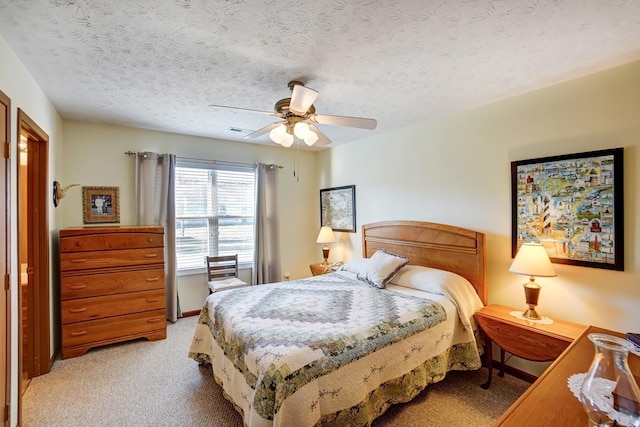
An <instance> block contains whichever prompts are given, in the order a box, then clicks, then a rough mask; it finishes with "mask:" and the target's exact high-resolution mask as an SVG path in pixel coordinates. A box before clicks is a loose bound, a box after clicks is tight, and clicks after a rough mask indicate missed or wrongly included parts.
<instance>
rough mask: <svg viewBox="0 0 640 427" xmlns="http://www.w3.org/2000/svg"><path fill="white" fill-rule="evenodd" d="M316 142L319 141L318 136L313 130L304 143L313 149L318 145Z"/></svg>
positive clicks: (308, 133)
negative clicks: (313, 146)
mask: <svg viewBox="0 0 640 427" xmlns="http://www.w3.org/2000/svg"><path fill="white" fill-rule="evenodd" d="M316 141H318V134H317V133H315V132H314V131H312V130H310V131H309V132H307V136H306V137H305V138H304V143H305V144H307V145H308V146H309V147H311V146H312V145H313V144H315V143H316Z"/></svg>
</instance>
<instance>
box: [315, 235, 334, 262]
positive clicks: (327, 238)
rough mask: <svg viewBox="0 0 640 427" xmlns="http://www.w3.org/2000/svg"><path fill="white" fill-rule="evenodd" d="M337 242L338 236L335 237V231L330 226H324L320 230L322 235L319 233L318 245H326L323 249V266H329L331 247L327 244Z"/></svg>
mask: <svg viewBox="0 0 640 427" xmlns="http://www.w3.org/2000/svg"><path fill="white" fill-rule="evenodd" d="M335 241H336V236H334V235H333V230H332V229H331V227H329V226H328V225H323V226H322V227H321V228H320V233H318V238H317V239H316V243H324V246H323V247H322V256H324V261H323V262H322V265H329V245H327V243H333V242H335Z"/></svg>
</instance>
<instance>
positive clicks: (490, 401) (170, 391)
mask: <svg viewBox="0 0 640 427" xmlns="http://www.w3.org/2000/svg"><path fill="white" fill-rule="evenodd" d="M196 321H197V317H188V318H184V319H180V320H179V321H178V322H177V323H175V324H170V325H169V327H168V331H167V334H168V337H167V339H166V340H162V341H155V342H148V341H133V342H129V343H123V344H117V345H113V346H108V347H103V348H98V349H94V350H91V351H89V352H88V353H87V354H86V355H84V356H82V357H77V358H73V359H67V360H57V361H56V362H55V363H54V365H53V369H52V371H51V372H50V373H49V374H46V375H42V376H40V377H37V378H34V379H33V380H32V382H31V384H30V385H29V388H28V389H27V391H26V392H25V394H24V396H23V400H22V404H23V406H22V425H23V426H26V427H31V426H34V427H35V426H47V427H54V426H89V425H90V426H214V427H215V426H220V427H222V426H224V427H227V426H228V427H241V426H242V418H241V417H240V415H239V414H238V413H237V412H236V411H235V410H234V409H233V406H232V405H231V404H230V403H229V402H228V401H227V400H226V399H224V397H223V396H222V392H221V388H220V387H219V386H218V385H217V384H216V383H215V381H214V380H213V377H212V375H211V373H210V372H209V371H208V370H207V369H204V368H200V367H199V366H198V364H197V363H196V362H195V361H193V360H192V359H189V358H188V357H187V351H188V349H189V345H190V343H191V336H192V332H193V330H194V328H195V324H196ZM486 375H487V372H486V369H481V370H479V371H477V372H451V373H449V375H447V377H446V378H445V379H444V380H443V381H442V382H440V383H438V384H433V385H431V386H429V387H428V388H427V389H425V390H424V391H423V392H422V393H421V394H420V395H419V396H417V397H416V398H415V399H414V400H413V401H411V402H409V403H406V404H403V405H395V406H393V407H391V408H390V409H389V410H388V411H387V412H386V413H385V414H384V415H383V416H382V417H380V418H379V419H377V420H376V421H375V422H374V424H373V426H375V427H380V426H394V427H401V426H402V427H413V426H415V427H417V426H420V427H422V426H490V425H491V424H492V423H493V422H494V421H495V420H496V419H497V418H498V417H499V416H500V414H502V412H504V411H505V410H506V409H507V408H508V407H509V406H510V405H511V403H513V402H514V401H515V400H516V399H517V398H518V396H520V394H521V393H522V392H523V391H524V390H525V389H526V388H527V386H528V384H527V383H526V382H524V381H521V380H518V379H516V378H513V377H510V376H508V375H507V376H505V378H499V377H497V376H496V377H495V378H494V380H493V384H492V386H491V388H490V389H489V390H483V389H482V388H481V387H480V384H481V383H483V382H484V381H485V380H486Z"/></svg>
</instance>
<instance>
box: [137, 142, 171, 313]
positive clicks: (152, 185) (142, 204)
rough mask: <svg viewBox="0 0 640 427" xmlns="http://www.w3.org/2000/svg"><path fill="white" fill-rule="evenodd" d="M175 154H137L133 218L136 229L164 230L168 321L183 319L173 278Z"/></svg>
mask: <svg viewBox="0 0 640 427" xmlns="http://www.w3.org/2000/svg"><path fill="white" fill-rule="evenodd" d="M175 170H176V156H175V154H158V153H151V152H143V153H136V217H137V223H138V225H156V224H159V225H162V226H163V227H164V235H165V240H164V243H165V244H164V261H165V286H166V292H165V294H166V299H167V304H166V306H167V320H169V321H170V322H175V321H176V320H178V318H179V317H182V313H181V312H180V302H179V300H178V286H177V277H176V205H175Z"/></svg>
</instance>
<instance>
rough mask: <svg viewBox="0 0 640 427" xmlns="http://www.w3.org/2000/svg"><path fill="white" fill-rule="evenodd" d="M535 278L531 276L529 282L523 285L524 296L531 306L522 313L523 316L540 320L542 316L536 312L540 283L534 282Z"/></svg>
mask: <svg viewBox="0 0 640 427" xmlns="http://www.w3.org/2000/svg"><path fill="white" fill-rule="evenodd" d="M534 280H535V279H534V278H533V277H531V278H530V279H529V281H528V282H527V283H525V284H524V285H522V286H523V287H524V297H525V299H526V300H527V305H528V306H529V308H528V309H527V310H525V312H524V313H522V317H524V318H525V319H531V320H540V319H542V316H540V315H539V314H538V313H537V312H536V305H538V297H539V296H540V285H538V284H537V283H536V282H534Z"/></svg>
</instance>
